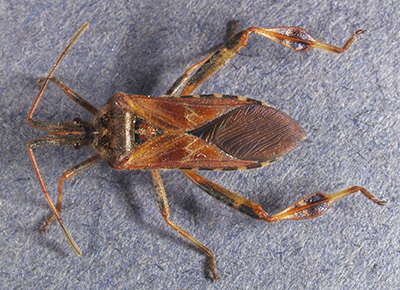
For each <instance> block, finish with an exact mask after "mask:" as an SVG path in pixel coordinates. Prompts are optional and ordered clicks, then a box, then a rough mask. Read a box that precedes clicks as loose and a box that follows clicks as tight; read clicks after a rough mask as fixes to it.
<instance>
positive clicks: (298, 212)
mask: <svg viewBox="0 0 400 290" xmlns="http://www.w3.org/2000/svg"><path fill="white" fill-rule="evenodd" d="M181 171H182V172H183V174H185V175H186V177H187V178H189V179H190V180H191V181H192V182H193V183H194V184H195V185H197V186H198V187H199V188H200V189H202V190H204V191H205V192H206V193H208V194H209V195H211V196H212V197H215V198H216V199H218V200H220V201H222V202H223V203H225V204H227V205H229V206H230V207H233V208H234V209H237V210H239V211H241V212H242V213H244V214H247V215H248V216H251V217H252V218H256V219H260V220H265V221H266V222H269V223H270V222H275V221H278V220H287V219H291V220H299V219H307V218H313V217H317V216H320V215H322V214H323V213H324V212H325V211H326V210H327V209H328V208H329V206H330V205H331V204H332V203H333V202H334V201H336V200H338V199H341V198H342V197H345V196H347V195H350V194H352V193H355V192H358V191H361V193H362V194H364V195H365V196H366V197H367V198H368V199H370V200H372V201H373V202H374V203H376V204H379V205H384V204H385V203H386V201H384V200H378V199H377V198H376V197H375V196H373V195H372V194H371V193H369V192H368V191H367V190H366V189H365V188H362V187H359V186H353V187H350V188H348V189H345V190H343V191H341V192H339V193H336V194H333V195H330V196H326V195H324V194H322V193H314V194H312V195H310V196H308V197H306V198H304V199H302V200H301V201H299V202H297V203H295V204H293V205H291V206H290V207H288V208H287V209H285V210H283V211H282V212H280V213H277V214H275V215H272V216H269V215H268V214H267V213H266V212H265V211H264V210H263V209H262V208H261V206H260V205H258V204H255V203H254V202H252V201H251V200H248V199H247V198H245V197H243V196H240V195H239V194H237V193H235V192H232V191H230V190H228V189H226V188H223V187H222V186H220V185H218V184H216V183H214V182H212V181H210V180H208V179H206V178H204V177H202V176H200V175H198V174H197V173H195V172H194V171H190V170H181Z"/></svg>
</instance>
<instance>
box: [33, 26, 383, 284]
mask: <svg viewBox="0 0 400 290" xmlns="http://www.w3.org/2000/svg"><path fill="white" fill-rule="evenodd" d="M88 25H89V23H85V24H84V25H83V26H82V27H81V28H80V29H79V30H78V32H77V33H76V34H75V35H74V36H73V38H72V39H71V40H70V42H69V43H68V45H67V47H66V48H65V50H64V51H63V52H62V54H61V55H60V57H59V58H58V60H57V61H56V63H55V64H54V66H53V68H52V69H51V70H50V72H49V74H48V76H47V77H46V78H44V79H42V80H41V82H40V91H39V93H38V95H37V97H36V100H35V102H34V103H33V106H32V108H31V110H30V112H29V115H28V118H27V119H28V124H29V125H31V126H32V127H35V128H38V129H41V130H45V131H47V136H46V137H42V138H38V139H35V140H32V141H31V142H30V143H29V144H28V152H29V156H30V159H31V161H32V163H33V167H34V169H35V172H36V175H37V178H38V180H39V183H40V186H41V188H42V191H43V193H44V195H45V197H46V199H47V202H48V203H49V205H50V208H51V210H52V212H53V213H52V215H51V216H50V217H49V218H48V220H47V221H46V223H45V224H44V226H43V228H42V230H43V231H46V229H47V227H48V226H49V225H50V224H51V223H52V222H53V221H54V220H57V221H58V223H59V224H60V226H61V228H62V230H63V233H64V235H65V237H66V238H67V240H68V242H69V243H70V245H71V246H72V248H73V249H74V251H75V252H76V253H77V254H78V255H79V256H81V255H82V254H81V251H80V249H79V247H78V245H77V244H76V243H75V241H74V239H73V238H72V236H71V234H70V232H69V231H68V229H67V227H66V226H65V224H64V223H63V221H62V219H61V216H60V213H61V209H62V207H61V204H62V196H63V184H64V182H65V181H66V180H68V179H70V178H72V177H73V176H75V175H77V174H78V173H80V172H82V171H83V170H85V169H87V168H89V167H90V166H92V165H94V164H95V163H97V162H99V161H100V160H102V159H104V160H105V161H106V162H107V163H108V164H109V165H110V166H111V167H112V168H114V169H117V170H142V169H148V170H150V171H151V174H152V178H153V181H154V186H155V189H156V196H157V203H158V206H159V208H160V211H161V214H162V216H163V217H164V220H165V222H166V223H167V224H168V225H169V226H171V227H172V228H173V229H174V230H176V231H177V232H178V233H180V234H181V235H182V236H184V237H185V238H187V239H188V240H190V241H191V242H192V243H194V244H195V245H196V246H197V247H199V248H200V249H201V250H202V251H203V252H204V253H205V255H207V256H208V258H209V268H210V271H211V273H212V278H213V279H214V280H216V279H218V278H219V277H218V275H217V270H216V265H215V257H214V254H213V252H212V251H211V250H210V249H209V248H208V247H206V246H205V245H204V244H202V243H201V242H199V241H198V240H196V239H195V238H194V237H192V236H191V235H190V234H189V233H187V232H186V231H184V230H183V229H181V228H180V227H179V226H178V225H176V224H175V223H173V222H172V221H171V220H170V219H169V206H168V201H167V196H166V192H165V189H164V186H163V182H162V180H161V176H160V173H159V170H160V169H178V170H180V171H181V172H182V173H183V174H184V175H185V176H186V177H187V178H189V180H190V181H192V182H193V183H194V184H195V185H196V186H198V187H199V188H200V189H202V190H203V191H205V192H206V193H208V194H209V195H211V196H212V197H214V198H216V199H218V200H219V201H221V202H223V203H225V204H226V205H228V206H230V207H232V208H235V209H237V210H239V211H240V212H242V213H244V214H246V215H248V216H250V217H253V218H255V219H259V220H264V221H266V222H269V223H270V222H275V221H278V220H286V219H294V220H299V219H307V218H313V217H317V216H319V215H321V214H323V213H324V212H325V211H326V210H327V209H328V207H329V206H330V205H331V204H332V203H333V202H334V201H336V200H338V199H340V198H342V197H344V196H347V195H350V194H352V193H355V192H358V191H360V192H361V193H362V194H364V195H365V196H366V197H367V198H369V199H370V200H372V201H373V202H374V203H376V204H378V205H384V204H385V202H386V201H384V200H379V199H377V198H376V197H375V196H374V195H372V194H371V193H369V192H368V191H367V190H366V189H365V188H362V187H359V186H352V187H350V188H347V189H345V190H343V191H341V192H339V193H336V194H333V195H329V196H327V195H324V194H322V193H315V194H311V195H310V196H308V197H306V198H304V199H302V200H301V201H299V202H297V203H295V204H293V205H291V206H290V207H288V208H287V209H285V210H283V211H282V212H279V213H277V214H275V215H268V214H267V213H266V212H265V211H263V209H262V208H261V206H260V205H257V204H255V203H254V202H253V201H251V200H248V199H247V198H245V197H242V196H240V195H239V194H237V193H235V192H232V191H230V190H228V189H226V188H223V187H222V186H220V185H218V184H216V183H214V182H212V181H210V180H207V179H205V178H204V177H202V176H201V175H199V174H198V173H196V172H195V171H194V170H243V169H253V168H260V167H263V166H264V165H267V164H269V163H271V162H273V161H275V160H277V159H279V158H281V157H283V156H284V155H285V154H287V153H288V152H290V151H291V150H293V149H294V148H296V147H297V146H298V145H299V144H300V143H301V142H302V141H303V140H304V139H305V137H306V134H305V132H304V130H303V129H302V128H301V127H300V125H298V124H297V123H296V122H295V121H294V120H293V119H292V118H291V117H289V116H288V115H286V114H285V113H283V112H281V111H279V110H277V109H275V108H273V107H271V106H269V105H267V104H265V103H263V102H261V101H257V100H253V99H248V98H245V97H240V96H231V95H218V94H212V95H190V94H191V93H192V92H193V91H194V90H195V89H196V88H197V87H198V86H199V85H200V84H202V83H203V82H204V81H206V80H207V79H208V78H209V77H210V76H211V75H213V74H214V73H215V72H216V71H218V70H219V69H220V68H221V67H222V66H224V65H225V64H226V62H227V61H228V60H229V59H231V58H232V57H233V56H234V55H235V54H236V53H238V52H239V50H240V49H241V48H243V47H244V46H245V45H246V43H247V40H248V38H249V37H250V35H251V34H252V33H256V34H259V35H261V36H264V37H266V38H269V39H271V40H273V41H275V42H277V43H279V44H282V45H284V46H287V47H289V48H292V49H295V50H297V51H305V50H307V49H308V48H310V47H316V48H321V49H325V50H327V51H330V52H334V53H342V52H344V51H346V50H347V49H348V48H349V47H350V46H351V45H352V44H353V43H354V41H355V40H356V37H357V36H358V35H360V34H361V33H363V31H362V30H358V31H357V32H355V33H354V34H353V35H352V36H351V38H350V39H349V40H348V41H347V42H346V44H345V45H344V46H343V48H340V47H335V46H332V45H329V44H325V43H322V42H319V41H317V40H315V39H314V38H313V37H311V36H310V35H309V34H308V33H307V32H306V31H305V30H303V29H301V28H297V27H278V28H259V27H250V28H248V29H246V30H244V31H241V32H239V33H236V34H234V35H233V36H232V37H231V38H230V39H229V40H228V41H227V42H226V43H225V44H224V45H223V46H222V47H221V48H220V49H218V50H217V51H216V52H214V53H212V54H211V55H209V56H207V57H206V58H204V59H203V60H201V61H199V62H198V63H196V64H194V65H192V66H191V67H189V68H188V69H187V70H186V71H185V72H184V73H183V74H182V76H181V77H179V78H178V79H177V80H176V82H175V83H174V84H173V85H172V86H171V88H170V89H169V90H168V91H167V93H166V95H165V96H161V97H151V96H141V95H129V94H122V93H119V94H116V95H114V96H113V97H111V98H110V100H109V101H108V102H107V104H106V105H105V106H104V107H103V108H102V109H101V110H98V109H97V108H95V107H94V106H93V105H91V104H90V103H89V102H88V101H86V100H85V99H83V98H82V97H81V96H79V95H78V94H77V93H76V92H74V91H73V90H72V89H70V88H69V87H67V86H65V85H64V84H63V83H61V82H60V81H59V80H58V79H57V78H55V77H54V76H53V75H54V73H55V71H56V69H57V68H58V67H59V65H60V63H61V62H62V60H63V59H64V57H65V56H66V55H67V53H68V52H69V51H70V50H71V48H72V47H73V46H74V45H75V43H76V42H77V40H78V38H79V37H80V36H81V35H82V34H83V32H84V31H85V30H86V29H87V27H88ZM49 82H52V83H54V84H55V85H57V86H58V87H59V88H60V89H61V90H62V91H63V92H64V94H65V95H67V96H68V97H69V98H70V99H72V100H73V101H74V102H76V103H77V104H79V105H80V106H81V107H83V108H84V109H86V110H87V111H88V112H90V113H91V114H92V115H93V116H94V119H93V120H92V121H83V120H80V119H75V120H73V121H72V122H57V123H51V122H44V121H39V120H36V119H33V118H32V116H33V114H34V112H35V110H36V108H37V105H38V103H39V101H40V99H41V98H42V95H43V93H44V91H45V90H46V88H47V86H48V84H49ZM44 145H70V146H74V147H75V148H80V147H82V146H91V147H92V148H93V149H94V151H95V152H96V154H95V155H94V156H93V157H90V158H89V159H87V160H85V161H83V162H81V163H79V164H78V165H75V166H74V167H72V168H70V169H69V170H67V171H65V172H64V173H63V174H62V176H61V178H60V179H59V184H58V185H59V187H58V198H57V203H56V204H54V203H53V201H52V200H51V198H50V196H49V193H48V191H47V189H46V186H45V184H44V182H43V178H42V175H41V173H40V171H39V167H38V165H37V162H36V160H35V157H34V154H33V148H35V147H37V146H44Z"/></svg>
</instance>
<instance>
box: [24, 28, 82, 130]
mask: <svg viewBox="0 0 400 290" xmlns="http://www.w3.org/2000/svg"><path fill="white" fill-rule="evenodd" d="M88 26H89V22H87V23H85V24H84V25H82V27H81V28H79V30H78V31H77V32H76V33H75V35H74V36H73V37H72V39H71V40H70V41H69V43H68V45H67V47H66V48H65V50H64V51H63V52H62V53H61V55H60V57H59V58H58V60H57V61H56V63H55V64H54V66H53V68H52V69H51V70H50V72H49V74H48V75H47V77H46V78H45V79H44V81H43V82H42V84H41V89H40V91H39V93H38V95H37V97H36V100H35V102H34V103H33V105H32V108H31V110H30V111H29V114H28V117H27V121H28V124H29V125H31V126H33V127H36V128H39V129H46V126H44V127H43V125H46V123H45V122H34V120H33V119H32V116H33V113H34V112H35V110H36V107H37V105H38V104H39V101H40V99H41V98H42V96H43V93H44V91H45V90H46V88H47V85H48V84H49V81H50V79H51V78H52V77H53V75H54V73H55V71H56V69H57V68H58V67H59V65H60V63H61V62H62V60H63V59H64V58H65V56H66V55H67V53H68V52H69V51H70V50H71V49H72V47H73V46H74V45H75V43H76V42H77V41H78V39H79V37H81V35H82V34H83V33H84V32H85V30H86V29H87V28H88Z"/></svg>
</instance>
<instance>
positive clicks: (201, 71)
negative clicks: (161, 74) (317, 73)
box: [168, 27, 363, 95]
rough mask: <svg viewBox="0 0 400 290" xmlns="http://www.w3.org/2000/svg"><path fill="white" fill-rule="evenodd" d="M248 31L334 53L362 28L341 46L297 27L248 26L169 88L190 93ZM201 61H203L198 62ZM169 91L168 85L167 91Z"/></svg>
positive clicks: (234, 50) (243, 41)
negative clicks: (193, 72)
mask: <svg viewBox="0 0 400 290" xmlns="http://www.w3.org/2000/svg"><path fill="white" fill-rule="evenodd" d="M252 33H256V34H259V35H262V36H264V37H267V38H269V39H271V40H273V41H275V42H277V43H279V44H282V45H285V46H287V47H289V48H292V49H295V50H298V51H305V50H307V49H309V48H310V47H316V48H321V49H325V50H327V51H330V52H334V53H343V52H344V51H346V50H347V49H348V48H349V47H350V46H351V45H352V44H353V43H354V41H355V40H356V37H357V36H358V35H360V34H362V33H363V31H362V30H358V31H356V32H355V33H354V34H353V36H352V37H351V38H350V39H349V40H348V41H347V42H346V44H345V45H344V46H343V48H341V47H336V46H333V45H330V44H326V43H323V42H319V41H317V40H315V39H314V38H313V37H312V36H311V35H309V34H308V33H307V32H306V31H305V30H303V29H301V28H298V27H278V28H260V27H250V28H248V29H246V30H244V31H241V32H239V33H237V34H236V35H234V36H233V37H232V38H230V39H229V40H228V41H227V42H226V43H225V44H224V45H223V46H222V47H221V48H220V49H219V50H217V51H216V52H215V53H213V54H211V55H210V56H208V57H207V58H205V59H204V60H202V61H201V62H199V63H197V64H196V65H198V66H200V67H199V68H198V70H197V72H196V73H195V74H194V75H193V76H192V77H191V78H189V76H188V75H187V73H188V71H186V72H185V74H184V75H182V76H181V77H180V78H179V79H178V81H179V86H175V84H176V83H178V81H177V82H176V83H175V84H174V86H173V88H174V89H176V91H177V90H179V89H180V88H183V90H182V92H181V94H180V95H189V94H191V93H192V92H193V91H194V90H195V89H196V88H197V87H198V86H199V85H200V84H202V83H203V82H204V81H206V80H207V79H208V78H209V77H210V76H212V75H213V74H214V73H215V72H217V71H218V70H219V69H220V68H221V67H223V66H224V65H225V64H226V63H227V62H228V60H230V59H231V58H232V57H233V56H234V55H235V54H236V53H238V52H239V51H240V50H241V49H242V48H243V47H244V46H246V44H247V40H248V38H249V37H250V35H251V34H252ZM203 61H204V63H202V62H203ZM196 65H195V66H196ZM192 68H193V67H192ZM196 68H197V66H196ZM196 68H193V69H192V70H191V71H190V72H192V71H193V70H194V69H196ZM184 76H185V77H184ZM170 91H171V89H170V90H169V91H168V92H170ZM176 91H174V93H176Z"/></svg>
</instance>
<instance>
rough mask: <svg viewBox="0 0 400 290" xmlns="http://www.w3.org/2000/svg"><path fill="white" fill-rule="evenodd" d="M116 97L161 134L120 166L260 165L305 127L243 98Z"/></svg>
mask: <svg viewBox="0 0 400 290" xmlns="http://www.w3.org/2000/svg"><path fill="white" fill-rule="evenodd" d="M117 99H118V100H119V101H121V104H122V103H123V105H124V106H125V107H126V108H127V109H129V110H130V111H131V112H132V113H133V114H135V115H137V116H139V117H141V118H143V119H144V120H146V122H148V123H149V124H152V125H154V126H157V127H158V128H161V131H160V132H161V135H160V136H155V135H154V138H153V139H151V138H148V139H147V140H148V141H146V142H144V143H143V144H141V145H140V146H137V147H136V148H135V149H134V150H132V152H131V154H130V155H129V156H127V157H128V158H127V159H125V160H126V161H127V162H126V163H125V164H124V165H123V166H122V167H123V168H127V169H146V168H148V169H150V168H152V169H156V168H181V169H183V168H185V169H188V168H192V169H197V168H198V169H237V168H253V167H259V166H261V165H264V164H267V163H269V162H272V161H274V160H276V159H277V158H279V157H281V156H283V155H285V154H286V153H288V152H289V151H291V150H292V149H294V148H295V147H297V146H298V145H299V144H300V143H301V142H302V141H303V140H304V139H305V133H304V131H303V129H302V128H301V127H300V126H299V125H298V124H297V123H296V122H295V121H294V120H293V119H292V118H290V117H289V116H287V115H286V114H285V113H282V112H280V111H279V110H277V109H275V108H272V107H270V106H268V105H264V104H262V103H261V102H259V101H255V100H251V99H246V98H243V97H237V96H225V95H201V96H187V97H146V96H137V95H122V94H121V95H117V96H116V98H115V99H113V100H117ZM119 101H118V102H119Z"/></svg>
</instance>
